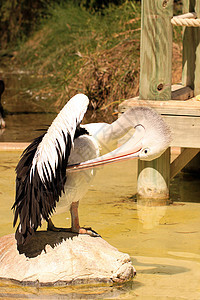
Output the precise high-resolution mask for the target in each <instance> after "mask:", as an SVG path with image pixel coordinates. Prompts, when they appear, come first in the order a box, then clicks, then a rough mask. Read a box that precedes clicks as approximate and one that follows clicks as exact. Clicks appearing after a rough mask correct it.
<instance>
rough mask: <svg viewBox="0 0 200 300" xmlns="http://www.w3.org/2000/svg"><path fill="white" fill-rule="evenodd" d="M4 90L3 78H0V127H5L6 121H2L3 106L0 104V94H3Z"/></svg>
mask: <svg viewBox="0 0 200 300" xmlns="http://www.w3.org/2000/svg"><path fill="white" fill-rule="evenodd" d="M4 90H5V85H4V82H3V80H0V128H5V127H6V123H5V121H4V110H3V106H2V105H1V95H2V94H3V92H4Z"/></svg>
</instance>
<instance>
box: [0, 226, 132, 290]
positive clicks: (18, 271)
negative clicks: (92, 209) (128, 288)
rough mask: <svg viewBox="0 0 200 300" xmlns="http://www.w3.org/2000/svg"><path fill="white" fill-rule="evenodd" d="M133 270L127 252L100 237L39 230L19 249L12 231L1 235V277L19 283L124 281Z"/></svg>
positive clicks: (64, 283)
mask: <svg viewBox="0 0 200 300" xmlns="http://www.w3.org/2000/svg"><path fill="white" fill-rule="evenodd" d="M135 273H136V272H135V269H134V267H133V266H132V264H131V260H130V257H129V255H128V254H125V253H122V252H119V251H118V250H117V249H116V248H114V247H113V246H111V245H110V244H108V243H107V242H106V241H105V240H103V239H102V238H99V237H98V238H94V237H90V236H88V235H76V234H71V233H67V232H50V231H47V232H46V231H38V232H36V233H35V236H34V237H33V238H32V239H31V241H30V242H29V243H28V244H27V245H25V246H20V247H19V248H18V249H17V245H16V240H15V237H14V234H10V235H7V236H4V237H1V238H0V277H1V278H4V279H11V280H15V281H18V282H19V283H21V284H30V285H34V284H40V285H69V284H83V283H84V284H87V283H97V282H106V283H113V282H125V281H127V280H129V279H131V278H132V277H133V276H134V275H135Z"/></svg>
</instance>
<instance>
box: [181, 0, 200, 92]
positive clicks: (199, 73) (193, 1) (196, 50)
mask: <svg viewBox="0 0 200 300" xmlns="http://www.w3.org/2000/svg"><path fill="white" fill-rule="evenodd" d="M187 12H196V13H197V17H198V18H200V1H199V0H184V1H183V13H187ZM199 78H200V27H185V28H184V31H183V74H182V82H183V84H184V85H185V86H190V87H191V88H192V89H193V90H194V95H195V96H196V95H199V94H200V80H199Z"/></svg>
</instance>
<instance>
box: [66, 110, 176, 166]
mask: <svg viewBox="0 0 200 300" xmlns="http://www.w3.org/2000/svg"><path fill="white" fill-rule="evenodd" d="M113 125H114V126H113V134H115V131H116V130H117V128H118V129H119V130H123V129H124V134H126V137H127V136H128V138H127V141H126V142H125V143H124V144H122V145H121V146H119V147H118V148H116V149H115V150H113V151H111V152H109V153H106V154H105V155H103V156H100V157H98V158H95V159H91V160H88V161H85V162H82V163H80V164H76V165H70V166H68V170H69V171H73V170H79V169H88V168H94V167H96V166H100V165H104V164H108V163H113V162H118V161H123V160H127V159H134V158H137V159H141V160H147V161H149V160H153V159H155V158H158V157H159V156H160V155H161V154H162V153H163V152H164V151H165V150H166V149H167V148H168V147H169V144H170V142H171V132H170V129H169V127H168V125H167V124H166V123H165V122H164V121H163V119H162V117H161V116H160V115H158V114H157V113H156V112H155V111H154V110H153V109H151V108H147V107H136V108H130V109H129V110H127V111H126V112H125V113H124V114H123V115H122V116H121V117H120V118H119V119H118V120H117V121H115V122H114V123H113ZM132 128H134V129H135V131H134V133H131V131H130V130H131V129H132ZM127 129H128V130H127ZM127 131H128V132H127Z"/></svg>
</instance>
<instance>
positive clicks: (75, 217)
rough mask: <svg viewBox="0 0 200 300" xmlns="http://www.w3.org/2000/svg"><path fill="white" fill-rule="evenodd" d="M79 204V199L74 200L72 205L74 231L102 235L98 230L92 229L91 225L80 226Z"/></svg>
mask: <svg viewBox="0 0 200 300" xmlns="http://www.w3.org/2000/svg"><path fill="white" fill-rule="evenodd" d="M78 205H79V201H77V202H72V204H71V207H70V213H71V229H72V232H76V233H80V234H88V235H90V236H93V237H101V236H100V235H99V234H98V233H97V232H96V231H94V230H92V228H91V227H88V228H84V227H80V225H79V217H78Z"/></svg>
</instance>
